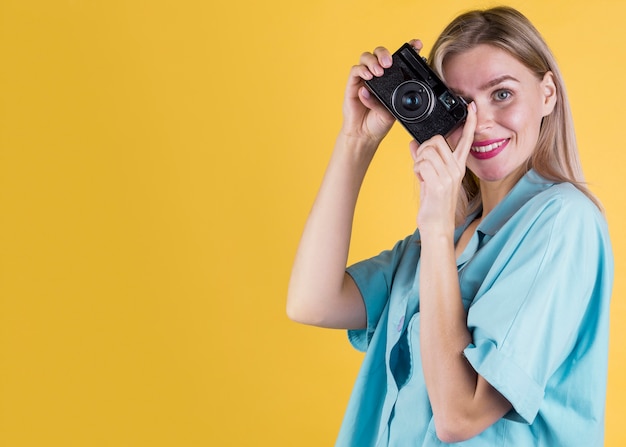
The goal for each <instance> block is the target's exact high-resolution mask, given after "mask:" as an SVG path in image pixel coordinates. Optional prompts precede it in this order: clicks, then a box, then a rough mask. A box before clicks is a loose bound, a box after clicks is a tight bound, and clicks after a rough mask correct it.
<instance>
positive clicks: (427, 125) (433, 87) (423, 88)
mask: <svg viewBox="0 0 626 447" xmlns="http://www.w3.org/2000/svg"><path fill="white" fill-rule="evenodd" d="M392 57H393V63H392V65H391V67H389V68H386V69H385V73H384V74H383V75H382V76H381V77H374V78H372V79H370V80H366V81H365V84H366V85H367V87H368V89H369V90H370V91H371V92H372V93H373V94H374V96H376V97H377V98H378V100H379V101H380V102H382V103H383V105H384V106H385V107H386V108H387V109H388V110H389V111H390V112H391V113H392V114H393V115H394V116H395V117H396V119H397V120H398V121H400V123H402V125H403V126H404V127H405V128H406V130H408V131H409V133H410V134H411V135H412V136H413V137H414V138H415V139H416V140H417V141H418V142H419V143H422V142H423V141H426V140H428V139H429V138H431V137H433V136H434V135H443V136H446V135H447V134H448V133H450V132H452V131H453V130H454V129H456V128H457V127H458V126H459V125H460V124H461V123H462V122H463V121H464V120H465V118H466V117H467V104H466V103H465V101H464V100H463V98H460V97H458V96H456V95H455V94H454V93H452V92H451V91H450V90H449V89H448V88H447V87H446V86H445V84H444V83H443V81H442V80H441V79H439V77H437V75H436V74H435V73H434V72H433V71H432V69H431V68H430V67H429V66H428V64H427V63H426V61H425V60H424V59H423V58H422V57H421V56H420V55H419V54H418V53H417V51H416V50H415V49H414V48H413V47H412V46H411V45H409V44H408V43H405V44H404V45H403V46H402V47H400V48H399V49H398V51H396V52H395V53H393V56H392Z"/></svg>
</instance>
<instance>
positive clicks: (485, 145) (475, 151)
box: [470, 138, 510, 160]
mask: <svg viewBox="0 0 626 447" xmlns="http://www.w3.org/2000/svg"><path fill="white" fill-rule="evenodd" d="M509 141H510V140H509V139H508V138H505V139H501V140H488V141H480V142H475V143H474V145H473V146H472V147H471V152H470V153H471V154H472V155H473V156H474V157H476V158H478V159H480V160H486V159H488V158H492V157H495V156H496V155H498V154H499V153H500V152H502V151H503V150H504V148H505V147H506V146H507V145H508V144H509Z"/></svg>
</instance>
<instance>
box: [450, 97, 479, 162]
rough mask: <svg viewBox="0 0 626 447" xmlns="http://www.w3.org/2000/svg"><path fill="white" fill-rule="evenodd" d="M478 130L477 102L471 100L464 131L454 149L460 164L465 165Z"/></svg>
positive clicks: (455, 156)
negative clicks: (475, 132)
mask: <svg viewBox="0 0 626 447" xmlns="http://www.w3.org/2000/svg"><path fill="white" fill-rule="evenodd" d="M475 130H476V103H475V102H473V101H472V102H471V103H470V105H469V107H468V108H467V118H466V119H465V124H464V125H463V133H462V134H461V138H459V142H458V143H457V145H456V148H455V149H454V153H453V154H454V158H455V159H456V160H457V161H458V162H459V164H463V165H465V161H466V160H467V156H468V155H469V152H470V148H471V147H472V143H473V142H474V131H475Z"/></svg>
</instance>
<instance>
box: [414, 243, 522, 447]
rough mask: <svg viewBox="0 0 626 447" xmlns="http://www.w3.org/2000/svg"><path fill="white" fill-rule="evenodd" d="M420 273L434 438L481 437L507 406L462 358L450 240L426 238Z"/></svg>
mask: <svg viewBox="0 0 626 447" xmlns="http://www.w3.org/2000/svg"><path fill="white" fill-rule="evenodd" d="M424 236H426V237H422V255H421V256H422V258H421V267H420V313H421V317H420V322H421V323H420V331H421V332H420V346H421V353H422V365H423V370H424V378H425V380H426V387H427V389H428V395H429V398H430V401H431V405H432V408H433V414H434V415H435V426H436V428H437V434H438V436H439V437H440V438H442V440H447V441H448V442H457V441H460V440H464V439H468V438H470V437H473V436H475V435H477V434H478V433H480V432H481V431H483V430H484V429H485V428H487V427H488V426H490V425H491V424H493V423H494V422H495V421H496V420H498V419H499V418H500V417H502V416H503V415H504V414H505V413H506V412H507V411H508V409H509V408H510V404H509V403H508V402H507V401H506V399H504V398H503V397H502V396H501V395H500V394H499V393H498V392H497V391H496V390H495V389H494V388H492V387H491V385H489V383H488V382H486V381H485V380H484V379H483V378H482V377H480V376H479V375H478V374H477V373H476V371H475V370H474V369H473V367H472V366H471V365H470V363H469V362H468V361H467V360H466V358H465V356H464V355H463V351H464V349H465V348H466V347H467V345H468V344H469V343H470V342H471V341H472V338H471V334H470V332H469V330H468V328H467V314H466V311H465V309H464V307H463V302H462V299H461V292H460V286H459V279H458V272H457V267H456V259H455V251H454V241H453V237H452V234H449V235H441V234H436V235H424Z"/></svg>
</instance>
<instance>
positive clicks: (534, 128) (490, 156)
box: [443, 44, 556, 186]
mask: <svg viewBox="0 0 626 447" xmlns="http://www.w3.org/2000/svg"><path fill="white" fill-rule="evenodd" d="M443 72H444V73H443V74H444V78H445V80H446V83H447V85H448V86H449V87H450V89H451V90H452V91H454V92H455V93H456V94H458V95H459V96H461V97H463V98H464V99H465V100H466V101H467V102H468V103H469V102H470V101H474V102H475V103H476V110H477V124H476V130H475V132H474V142H473V143H472V148H471V151H470V155H469V157H468V159H467V167H468V168H469V169H470V170H471V171H472V172H473V173H474V174H475V175H476V176H477V177H478V178H479V179H480V180H481V184H483V186H485V184H488V183H489V182H507V183H509V184H512V183H514V182H516V181H517V180H518V179H519V178H520V177H521V175H523V173H524V170H525V167H526V161H527V160H528V158H529V157H530V156H531V154H532V153H533V151H534V150H535V146H536V144H537V139H538V137H539V129H540V126H541V120H542V118H543V117H544V116H546V115H549V114H550V113H551V112H552V110H553V109H554V105H555V103H556V88H555V85H554V82H553V76H552V73H551V72H548V73H547V74H546V76H545V77H544V78H543V79H539V78H538V77H537V76H536V75H535V74H534V73H532V72H531V71H530V70H529V69H528V68H527V67H526V66H525V65H523V64H522V63H521V62H520V61H519V60H517V59H516V58H514V57H513V56H511V55H510V54H509V53H507V52H506V51H504V50H501V49H499V48H496V47H494V46H491V45H485V44H481V45H477V46H476V47H474V48H472V49H471V50H468V51H466V52H464V53H460V54H457V55H453V56H448V58H447V59H446V60H445V62H444V64H443ZM461 132H462V129H457V130H456V131H455V132H454V133H452V134H451V135H450V136H449V137H448V141H449V143H450V145H451V147H456V144H457V142H458V140H459V138H460V136H461Z"/></svg>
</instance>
